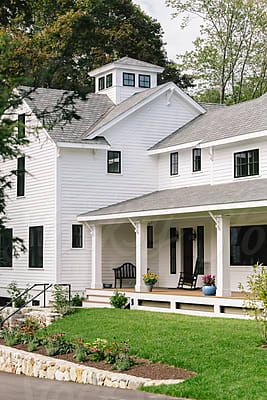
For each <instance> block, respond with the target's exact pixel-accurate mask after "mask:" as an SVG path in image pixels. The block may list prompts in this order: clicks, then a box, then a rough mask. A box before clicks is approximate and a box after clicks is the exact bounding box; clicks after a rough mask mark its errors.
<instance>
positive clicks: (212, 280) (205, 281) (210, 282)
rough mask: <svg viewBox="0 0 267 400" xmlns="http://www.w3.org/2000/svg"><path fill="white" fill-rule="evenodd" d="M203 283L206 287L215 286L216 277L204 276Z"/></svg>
mask: <svg viewBox="0 0 267 400" xmlns="http://www.w3.org/2000/svg"><path fill="white" fill-rule="evenodd" d="M202 282H203V284H204V285H205V286H215V275H210V274H207V275H204V276H202Z"/></svg>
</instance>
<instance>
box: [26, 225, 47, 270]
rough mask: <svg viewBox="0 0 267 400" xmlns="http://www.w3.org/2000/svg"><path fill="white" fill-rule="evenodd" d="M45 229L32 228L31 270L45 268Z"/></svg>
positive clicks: (30, 242)
mask: <svg viewBox="0 0 267 400" xmlns="http://www.w3.org/2000/svg"><path fill="white" fill-rule="evenodd" d="M43 236H44V228H43V227H42V226H32V227H30V229H29V268H43V245H44V237H43Z"/></svg>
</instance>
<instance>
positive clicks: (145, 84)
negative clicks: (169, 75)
mask: <svg viewBox="0 0 267 400" xmlns="http://www.w3.org/2000/svg"><path fill="white" fill-rule="evenodd" d="M150 85H151V83H150V75H142V74H140V75H139V87H140V88H150Z"/></svg>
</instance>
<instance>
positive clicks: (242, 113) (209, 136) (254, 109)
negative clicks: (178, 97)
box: [151, 93, 267, 150]
mask: <svg viewBox="0 0 267 400" xmlns="http://www.w3.org/2000/svg"><path fill="white" fill-rule="evenodd" d="M204 107H205V105H204ZM207 110H208V111H207V112H206V113H205V114H202V115H200V116H198V117H196V118H195V119H194V120H193V121H191V122H189V123H188V124H186V125H185V126H183V127H182V128H180V129H178V130H177V131H175V132H174V133H172V134H171V135H170V136H168V137H167V138H165V139H163V140H162V141H160V142H159V143H157V144H156V145H154V146H153V147H152V148H151V150H156V149H162V148H165V147H171V146H177V145H180V144H185V143H188V142H194V141H198V140H199V141H201V142H202V143H205V142H210V141H214V140H220V139H226V138H230V137H233V136H241V135H245V134H247V133H253V132H259V131H263V130H266V129H267V93H266V94H264V95H263V96H261V97H259V98H257V99H255V100H250V101H246V102H244V103H239V104H235V105H232V106H228V107H214V106H212V107H211V106H208V105H207Z"/></svg>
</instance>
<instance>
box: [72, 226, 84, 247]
mask: <svg viewBox="0 0 267 400" xmlns="http://www.w3.org/2000/svg"><path fill="white" fill-rule="evenodd" d="M72 248H73V249H82V248H83V226H82V225H72Z"/></svg>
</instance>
